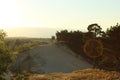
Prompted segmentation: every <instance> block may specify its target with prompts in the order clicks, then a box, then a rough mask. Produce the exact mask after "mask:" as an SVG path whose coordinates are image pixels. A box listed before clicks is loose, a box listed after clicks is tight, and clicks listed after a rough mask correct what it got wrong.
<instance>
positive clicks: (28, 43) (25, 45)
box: [5, 38, 50, 54]
mask: <svg viewBox="0 0 120 80" xmlns="http://www.w3.org/2000/svg"><path fill="white" fill-rule="evenodd" d="M5 42H6V45H7V46H8V48H9V49H10V51H11V52H13V53H14V54H17V53H21V52H24V51H27V50H30V49H32V48H34V47H36V46H38V45H43V44H48V43H50V39H39V38H6V39H5Z"/></svg>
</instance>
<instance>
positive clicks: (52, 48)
mask: <svg viewBox="0 0 120 80" xmlns="http://www.w3.org/2000/svg"><path fill="white" fill-rule="evenodd" d="M91 67H92V65H91V64H89V63H88V62H86V61H85V60H84V59H83V58H82V57H79V58H76V56H75V55H74V53H73V52H72V51H71V50H69V49H68V48H66V47H64V46H62V45H56V44H49V45H43V46H39V47H36V48H34V49H32V50H30V51H27V52H24V53H21V54H18V55H17V59H16V62H15V63H14V70H15V71H21V70H27V71H30V72H35V73H52V72H65V73H66V72H71V71H73V70H78V69H79V70H80V69H86V68H91Z"/></svg>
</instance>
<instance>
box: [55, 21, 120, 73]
mask: <svg viewBox="0 0 120 80" xmlns="http://www.w3.org/2000/svg"><path fill="white" fill-rule="evenodd" d="M56 37H57V40H58V42H61V43H63V44H66V45H67V46H68V47H69V48H71V49H72V50H73V51H74V52H76V53H77V54H78V55H81V56H83V57H85V58H86V59H87V60H88V61H89V62H90V63H93V61H94V59H93V58H92V57H90V56H88V55H86V53H85V52H86V49H84V48H85V45H86V44H88V41H90V40H91V41H93V40H95V41H94V42H93V44H92V43H91V42H90V44H88V45H87V46H88V47H89V49H87V50H88V52H89V50H92V52H94V53H92V54H95V53H99V52H100V51H98V50H99V49H98V50H97V52H95V50H94V49H97V47H93V48H92V47H91V46H90V45H93V46H95V42H100V45H101V46H102V47H101V49H102V53H101V54H102V55H101V56H99V57H97V58H96V60H95V61H96V65H97V68H102V69H106V70H117V71H120V67H119V66H120V46H119V44H120V25H119V24H117V25H115V26H112V27H111V28H110V29H107V31H106V32H104V31H102V28H101V27H100V26H99V25H98V24H96V23H95V24H90V25H89V26H88V32H81V31H70V32H69V31H67V30H62V31H57V33H56ZM96 55H97V54H96ZM112 64H114V66H113V65H112Z"/></svg>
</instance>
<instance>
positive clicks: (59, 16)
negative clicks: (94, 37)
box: [0, 0, 120, 37]
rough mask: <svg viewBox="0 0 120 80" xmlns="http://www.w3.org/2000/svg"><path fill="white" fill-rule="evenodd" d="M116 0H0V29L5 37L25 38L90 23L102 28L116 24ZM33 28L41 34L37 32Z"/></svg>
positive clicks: (118, 7) (82, 27)
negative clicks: (4, 32)
mask: <svg viewBox="0 0 120 80" xmlns="http://www.w3.org/2000/svg"><path fill="white" fill-rule="evenodd" d="M119 3H120V0H0V28H1V29H4V30H5V31H6V32H7V33H8V36H29V37H30V36H31V34H32V36H40V37H43V36H44V37H50V35H54V33H55V31H56V30H60V29H68V30H77V29H79V30H81V31H86V30H87V26H88V25H90V24H92V23H98V24H99V25H100V26H101V27H102V28H103V30H106V28H108V27H110V26H112V25H116V23H117V22H118V23H120V15H119V14H120V5H119ZM36 30H37V32H41V33H39V35H38V33H36ZM22 31H23V32H22ZM25 31H28V32H29V34H25ZM47 31H48V32H49V33H47ZM52 31H53V32H54V33H53V32H52ZM13 32H15V33H13ZM45 33H46V34H45Z"/></svg>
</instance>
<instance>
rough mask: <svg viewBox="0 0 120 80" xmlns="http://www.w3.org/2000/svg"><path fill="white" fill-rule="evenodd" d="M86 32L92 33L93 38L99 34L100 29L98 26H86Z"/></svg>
mask: <svg viewBox="0 0 120 80" xmlns="http://www.w3.org/2000/svg"><path fill="white" fill-rule="evenodd" d="M87 29H88V32H93V33H94V36H95V37H96V36H98V35H99V34H100V33H101V30H102V28H101V27H100V26H99V25H98V24H96V23H95V24H91V25H89V26H88V28H87Z"/></svg>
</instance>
